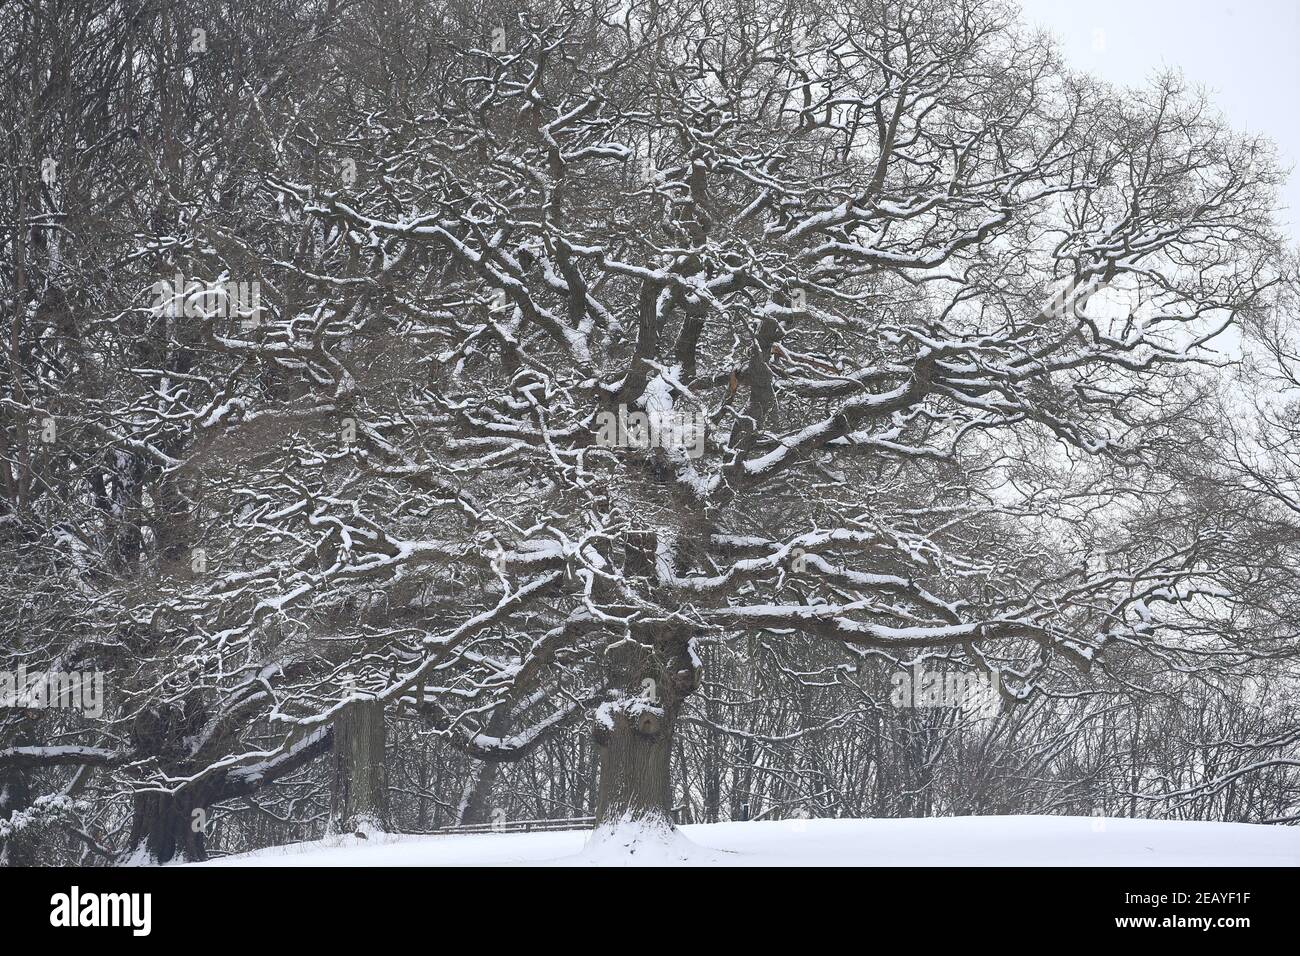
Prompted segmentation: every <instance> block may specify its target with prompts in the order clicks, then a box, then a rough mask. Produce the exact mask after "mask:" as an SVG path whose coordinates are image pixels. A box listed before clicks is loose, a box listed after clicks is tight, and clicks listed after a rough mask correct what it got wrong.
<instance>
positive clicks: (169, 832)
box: [127, 790, 208, 863]
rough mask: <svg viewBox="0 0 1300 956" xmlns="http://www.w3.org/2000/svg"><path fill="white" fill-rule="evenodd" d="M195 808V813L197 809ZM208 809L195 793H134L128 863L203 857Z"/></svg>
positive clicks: (205, 854) (190, 791) (189, 791)
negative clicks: (144, 860) (144, 856)
mask: <svg viewBox="0 0 1300 956" xmlns="http://www.w3.org/2000/svg"><path fill="white" fill-rule="evenodd" d="M196 811H197V812H196ZM206 826H207V810H206V809H205V807H204V804H203V800H202V798H201V797H199V795H198V794H197V792H195V791H193V790H187V791H184V792H183V793H180V794H175V795H173V794H169V793H137V794H136V795H135V798H134V813H133V814H132V818H131V839H130V847H131V849H130V850H129V851H128V853H127V861H128V862H143V861H142V860H140V854H141V852H143V853H144V854H146V855H147V858H148V859H149V860H152V861H155V862H158V863H170V862H171V861H173V860H206V859H207V858H208V853H207V846H206V843H205V837H206V834H205V832H204V831H205V829H206Z"/></svg>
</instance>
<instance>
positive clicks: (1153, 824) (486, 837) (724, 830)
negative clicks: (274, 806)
mask: <svg viewBox="0 0 1300 956" xmlns="http://www.w3.org/2000/svg"><path fill="white" fill-rule="evenodd" d="M591 835H592V833H591V831H589V830H562V831H558V832H553V833H484V834H455V835H448V836H401V835H385V834H374V835H372V836H371V837H370V838H369V839H364V840H363V839H358V838H357V837H354V836H349V837H335V838H333V839H329V840H320V841H317V842H314V843H299V844H294V845H291V846H283V847H275V848H273V849H269V850H260V851H258V852H256V853H248V854H244V855H241V856H232V857H225V858H223V859H220V860H214V861H212V862H210V863H207V864H202V865H206V866H512V865H514V866H519V865H523V866H538V865H549V866H554V865H560V866H584V865H586V866H625V865H651V866H655V865H659V866H662V865H688V866H708V865H721V866H944V865H949V866H952V865H956V866H1300V828H1295V827H1274V826H1256V825H1251V824H1244V823H1175V822H1168V821H1157V820H1112V819H1102V818H1096V817H942V818H931V819H906V820H787V821H779V822H763V823H715V824H698V825H695V826H686V827H682V828H681V830H680V833H679V834H678V835H675V836H674V837H672V838H670V839H669V840H668V841H667V842H666V843H665V842H658V841H649V842H648V843H647V842H646V841H645V840H644V839H641V840H635V839H631V837H635V836H637V834H631V835H629V834H627V832H626V831H622V830H620V831H616V832H615V833H614V834H605V835H604V839H602V840H594V841H590V843H591V844H592V845H589V839H588V838H589V837H591ZM629 847H631V848H632V850H631V852H630V850H629Z"/></svg>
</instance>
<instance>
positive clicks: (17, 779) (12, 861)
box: [0, 731, 39, 866]
mask: <svg viewBox="0 0 1300 956" xmlns="http://www.w3.org/2000/svg"><path fill="white" fill-rule="evenodd" d="M33 743H35V738H34V737H32V736H31V735H30V734H29V733H27V732H25V731H20V732H19V733H18V734H16V735H15V736H14V739H13V741H12V745H13V746H15V747H29V746H31V745H32V744H33ZM31 805H32V792H31V787H30V786H28V782H27V772H26V771H24V770H20V769H18V768H17V767H10V768H9V769H8V770H0V822H3V821H8V820H12V819H13V817H14V814H16V813H21V812H23V811H24V810H27V809H29V808H30V807H31ZM34 851H35V846H34V844H33V841H32V840H30V839H28V837H27V834H25V833H23V832H22V831H19V832H17V833H14V834H12V835H11V836H10V837H8V838H7V839H4V840H0V866H35V865H36V864H37V863H38V862H39V861H38V860H37V857H36V853H35V852H34Z"/></svg>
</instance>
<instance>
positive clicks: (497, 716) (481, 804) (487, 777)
mask: <svg viewBox="0 0 1300 956" xmlns="http://www.w3.org/2000/svg"><path fill="white" fill-rule="evenodd" d="M509 727H510V708H509V707H508V706H505V705H502V706H501V707H498V708H497V709H496V710H495V711H494V712H493V714H492V717H491V718H490V719H489V720H488V724H487V734H488V736H491V737H503V736H505V732H506V730H507V729H509ZM500 767H501V764H500V762H498V761H496V760H476V761H474V765H473V766H472V767H471V768H470V778H469V780H468V781H467V782H466V784H465V791H464V793H463V794H462V796H461V801H460V808H459V809H460V813H459V815H458V819H457V821H456V822H457V823H459V824H461V825H462V826H469V825H473V824H482V823H491V822H492V821H491V819H490V817H489V811H490V810H491V807H489V806H488V801H489V800H490V799H491V797H492V788H493V787H494V786H496V780H497V772H498V771H499V770H500Z"/></svg>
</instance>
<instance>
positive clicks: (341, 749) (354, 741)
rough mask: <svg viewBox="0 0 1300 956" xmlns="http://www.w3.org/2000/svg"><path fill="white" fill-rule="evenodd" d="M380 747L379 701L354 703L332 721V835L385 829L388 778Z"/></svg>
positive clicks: (382, 732)
mask: <svg viewBox="0 0 1300 956" xmlns="http://www.w3.org/2000/svg"><path fill="white" fill-rule="evenodd" d="M384 743H385V729H384V705H383V702H382V701H378V700H361V701H355V702H353V703H351V704H349V705H348V706H347V707H344V708H343V709H342V710H341V711H339V713H338V715H337V716H336V717H335V718H334V787H333V793H332V797H333V799H332V802H331V806H330V823H331V828H332V829H333V830H335V831H336V832H340V833H352V832H355V831H358V830H366V829H371V830H387V829H388V827H389V819H388V774H387V772H386V764H385V762H384Z"/></svg>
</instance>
